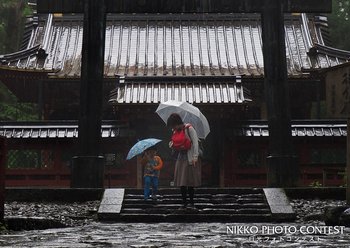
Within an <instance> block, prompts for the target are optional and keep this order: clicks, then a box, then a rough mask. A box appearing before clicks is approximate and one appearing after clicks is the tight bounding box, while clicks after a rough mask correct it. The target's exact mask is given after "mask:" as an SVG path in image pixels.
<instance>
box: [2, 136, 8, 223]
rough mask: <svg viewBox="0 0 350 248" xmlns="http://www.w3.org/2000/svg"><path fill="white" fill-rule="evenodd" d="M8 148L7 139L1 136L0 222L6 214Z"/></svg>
mask: <svg viewBox="0 0 350 248" xmlns="http://www.w3.org/2000/svg"><path fill="white" fill-rule="evenodd" d="M6 157H7V147H6V138H5V137H3V136H0V222H2V221H4V212H5V205H4V204H5V168H6Z"/></svg>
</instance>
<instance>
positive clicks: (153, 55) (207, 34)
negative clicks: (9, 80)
mask: <svg viewBox="0 0 350 248" xmlns="http://www.w3.org/2000/svg"><path fill="white" fill-rule="evenodd" d="M285 16H286V17H285V34H286V36H285V42H286V55H287V66H288V68H287V69H288V75H289V77H295V78H300V77H308V72H309V71H310V70H313V69H320V68H329V67H332V66H336V65H339V64H342V63H345V62H347V61H349V57H350V53H349V52H346V51H340V50H337V49H334V48H330V47H328V46H326V41H325V39H324V38H323V37H324V35H323V34H324V32H323V31H322V27H323V26H324V25H325V22H324V21H323V22H322V20H321V21H320V18H315V17H314V16H307V15H306V14H297V15H289V14H286V15H285ZM38 17H39V18H38V22H37V24H36V25H32V26H31V27H32V31H31V34H30V38H29V39H28V37H29V34H28V32H26V37H27V39H28V42H27V48H26V49H25V50H23V51H19V52H17V53H14V54H8V55H2V56H0V60H1V66H0V70H1V69H2V70H8V69H12V70H13V69H14V70H25V71H42V72H44V73H47V74H48V75H49V76H51V77H53V78H79V77H80V66H81V48H82V33H83V32H82V29H83V28H82V27H83V22H82V15H79V14H78V15H52V14H48V15H39V16H38ZM261 44H262V40H261V25H260V15H258V14H237V13H236V14H202V15H199V14H133V15H131V14H130V15H127V14H109V15H108V18H107V27H106V44H105V68H104V76H105V77H106V78H116V77H117V76H119V75H123V76H125V77H127V78H136V77H142V78H143V79H144V80H146V81H147V78H148V77H164V78H168V77H201V76H209V77H210V76H215V77H217V76H219V77H220V76H236V75H242V76H243V77H250V78H262V77H263V74H264V63H263V55H262V47H261Z"/></svg>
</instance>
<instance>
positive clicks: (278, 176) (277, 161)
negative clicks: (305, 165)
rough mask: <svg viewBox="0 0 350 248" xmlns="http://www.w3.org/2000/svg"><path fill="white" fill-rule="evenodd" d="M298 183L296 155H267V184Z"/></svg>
mask: <svg viewBox="0 0 350 248" xmlns="http://www.w3.org/2000/svg"><path fill="white" fill-rule="evenodd" d="M298 184H299V167H298V163H297V157H296V156H293V155H285V156H269V157H267V186H268V187H278V188H280V187H281V188H283V187H296V186H298Z"/></svg>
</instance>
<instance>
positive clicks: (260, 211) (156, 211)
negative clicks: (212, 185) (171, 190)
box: [121, 205, 270, 215]
mask: <svg viewBox="0 0 350 248" xmlns="http://www.w3.org/2000/svg"><path fill="white" fill-rule="evenodd" d="M179 207H180V205H179V206H178V208H174V209H170V208H123V209H122V210H121V213H122V214H123V213H128V214H130V213H132V214H138V213H139V214H141V213H154V214H171V213H176V212H180V211H181V212H186V211H184V210H182V209H180V210H179ZM195 212H196V213H198V214H212V215H218V214H269V213H270V210H269V209H251V208H238V209H224V208H221V209H215V208H204V209H198V208H197V210H196V211H195ZM190 213H193V212H190Z"/></svg>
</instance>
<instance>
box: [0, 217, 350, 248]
mask: <svg viewBox="0 0 350 248" xmlns="http://www.w3.org/2000/svg"><path fill="white" fill-rule="evenodd" d="M283 227H287V228H285V230H284V231H282V230H283ZM316 227H320V224H315V225H313V224H307V225H306V224H298V225H296V224H295V223H278V224H277V223H276V224H271V223H259V224H254V223H250V224H244V223H152V224H150V223H148V224H145V223H132V224H131V223H97V222H94V223H91V224H89V225H86V226H81V227H73V228H61V229H48V230H33V231H23V232H15V233H13V234H8V235H0V246H1V247H8V248H10V247H11V248H14V247H51V248H52V247H56V248H66V247H67V248H68V247H70V248H80V247H101V248H102V247H134V248H150V247H180V248H184V247H198V248H203V247H211V248H219V247H295V248H297V247H298V248H299V247H337V248H345V247H350V229H349V228H344V229H343V230H341V229H338V233H336V230H335V229H332V234H330V230H324V232H328V233H323V234H317V235H316V234H313V232H315V228H316ZM244 228H246V230H245V231H244ZM228 230H229V231H228ZM301 230H303V231H302V232H304V234H302V233H301ZM306 230H308V232H307V231H306ZM256 231H257V234H255V232H256ZM340 231H342V233H339V232H340ZM247 232H248V233H247ZM252 232H253V233H254V234H252ZM263 232H264V233H263ZM269 232H270V233H269ZM294 232H295V233H294ZM305 232H307V233H305ZM277 233H278V234H277ZM335 233H336V234H335Z"/></svg>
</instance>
